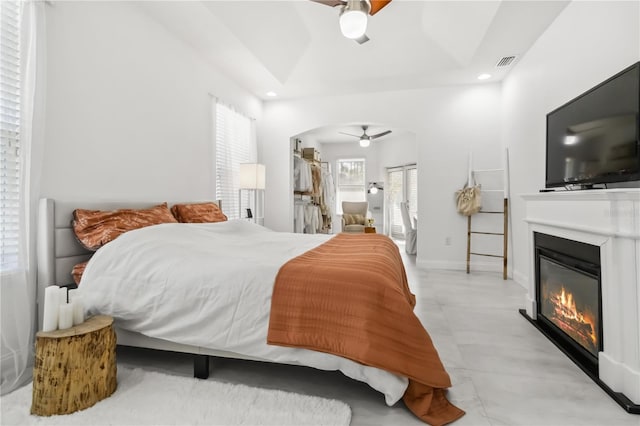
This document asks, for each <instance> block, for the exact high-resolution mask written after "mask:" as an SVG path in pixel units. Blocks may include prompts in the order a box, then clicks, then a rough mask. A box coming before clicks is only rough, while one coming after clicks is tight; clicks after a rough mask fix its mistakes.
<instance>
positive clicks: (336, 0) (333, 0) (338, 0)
mask: <svg viewBox="0 0 640 426" xmlns="http://www.w3.org/2000/svg"><path fill="white" fill-rule="evenodd" d="M311 1H312V2H314V3H320V4H325V5H327V6H331V7H336V6H342V5H345V4H347V2H346V1H343V0H311Z"/></svg>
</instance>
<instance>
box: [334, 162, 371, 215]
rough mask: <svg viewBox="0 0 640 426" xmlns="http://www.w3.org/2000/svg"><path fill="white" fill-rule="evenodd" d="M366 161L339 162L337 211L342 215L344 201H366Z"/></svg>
mask: <svg viewBox="0 0 640 426" xmlns="http://www.w3.org/2000/svg"><path fill="white" fill-rule="evenodd" d="M365 180H366V174H365V160H364V159H361V158H358V159H348V160H338V178H337V182H336V211H337V212H338V214H342V202H343V201H366V200H367V196H366V189H365Z"/></svg>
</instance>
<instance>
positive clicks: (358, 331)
mask: <svg viewBox="0 0 640 426" xmlns="http://www.w3.org/2000/svg"><path fill="white" fill-rule="evenodd" d="M414 306H415V296H414V295H413V294H412V293H411V291H410V290H409V285H408V283H407V276H406V273H405V269H404V265H403V263H402V258H401V257H400V253H399V250H398V247H397V246H396V245H395V244H394V243H393V241H391V240H390V239H389V238H387V237H386V236H383V235H378V234H338V235H336V236H335V237H334V238H332V239H331V240H329V241H327V242H326V243H324V244H322V245H320V246H318V247H316V248H315V249H313V250H310V251H308V252H306V253H304V254H302V255H300V256H298V257H296V258H294V259H292V260H290V261H289V262H287V263H286V264H284V265H283V266H282V268H280V271H279V272H278V275H277V277H276V283H275V286H274V289H273V298H272V301H271V317H270V320H269V334H268V337H267V342H268V343H269V344H272V345H280V346H293V347H299V348H307V349H312V350H315V351H321V352H328V353H331V354H334V355H339V356H342V357H344V358H348V359H351V360H353V361H357V362H359V363H361V364H365V365H369V366H372V367H377V368H380V369H383V370H387V371H390V372H392V373H395V374H398V375H402V376H405V377H408V378H409V386H408V387H407V390H406V391H405V394H404V397H403V400H404V402H405V404H406V405H407V407H409V409H410V410H411V411H412V412H413V413H414V414H415V415H416V416H418V417H419V418H420V419H422V420H423V421H424V422H426V423H429V424H432V425H444V424H447V423H450V422H452V421H454V420H456V419H458V418H460V417H461V416H463V415H464V411H462V410H461V409H459V408H458V407H456V406H454V405H453V404H451V403H450V402H449V401H448V400H447V399H446V396H445V392H446V390H445V388H448V387H450V386H451V381H450V379H449V375H448V374H447V372H446V371H445V369H444V367H443V365H442V362H441V361H440V357H439V356H438V352H437V351H436V349H435V348H434V346H433V343H432V342H431V338H430V337H429V334H428V333H427V331H426V330H425V329H424V327H423V326H422V324H421V323H420V320H419V319H418V317H416V316H415V314H414V313H413V307H414Z"/></svg>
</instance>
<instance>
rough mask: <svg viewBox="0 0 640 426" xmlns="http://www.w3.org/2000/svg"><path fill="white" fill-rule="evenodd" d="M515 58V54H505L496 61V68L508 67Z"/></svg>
mask: <svg viewBox="0 0 640 426" xmlns="http://www.w3.org/2000/svg"><path fill="white" fill-rule="evenodd" d="M515 59H516V57H515V56H505V57H503V58H502V59H500V60H499V61H498V63H497V64H496V68H502V67H508V66H509V65H511V63H512V62H513V61H514V60H515Z"/></svg>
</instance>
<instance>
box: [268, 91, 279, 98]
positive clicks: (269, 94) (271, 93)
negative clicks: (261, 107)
mask: <svg viewBox="0 0 640 426" xmlns="http://www.w3.org/2000/svg"><path fill="white" fill-rule="evenodd" d="M267 96H269V97H270V98H275V97H276V96H278V94H277V93H276V92H274V91H269V92H267Z"/></svg>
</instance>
